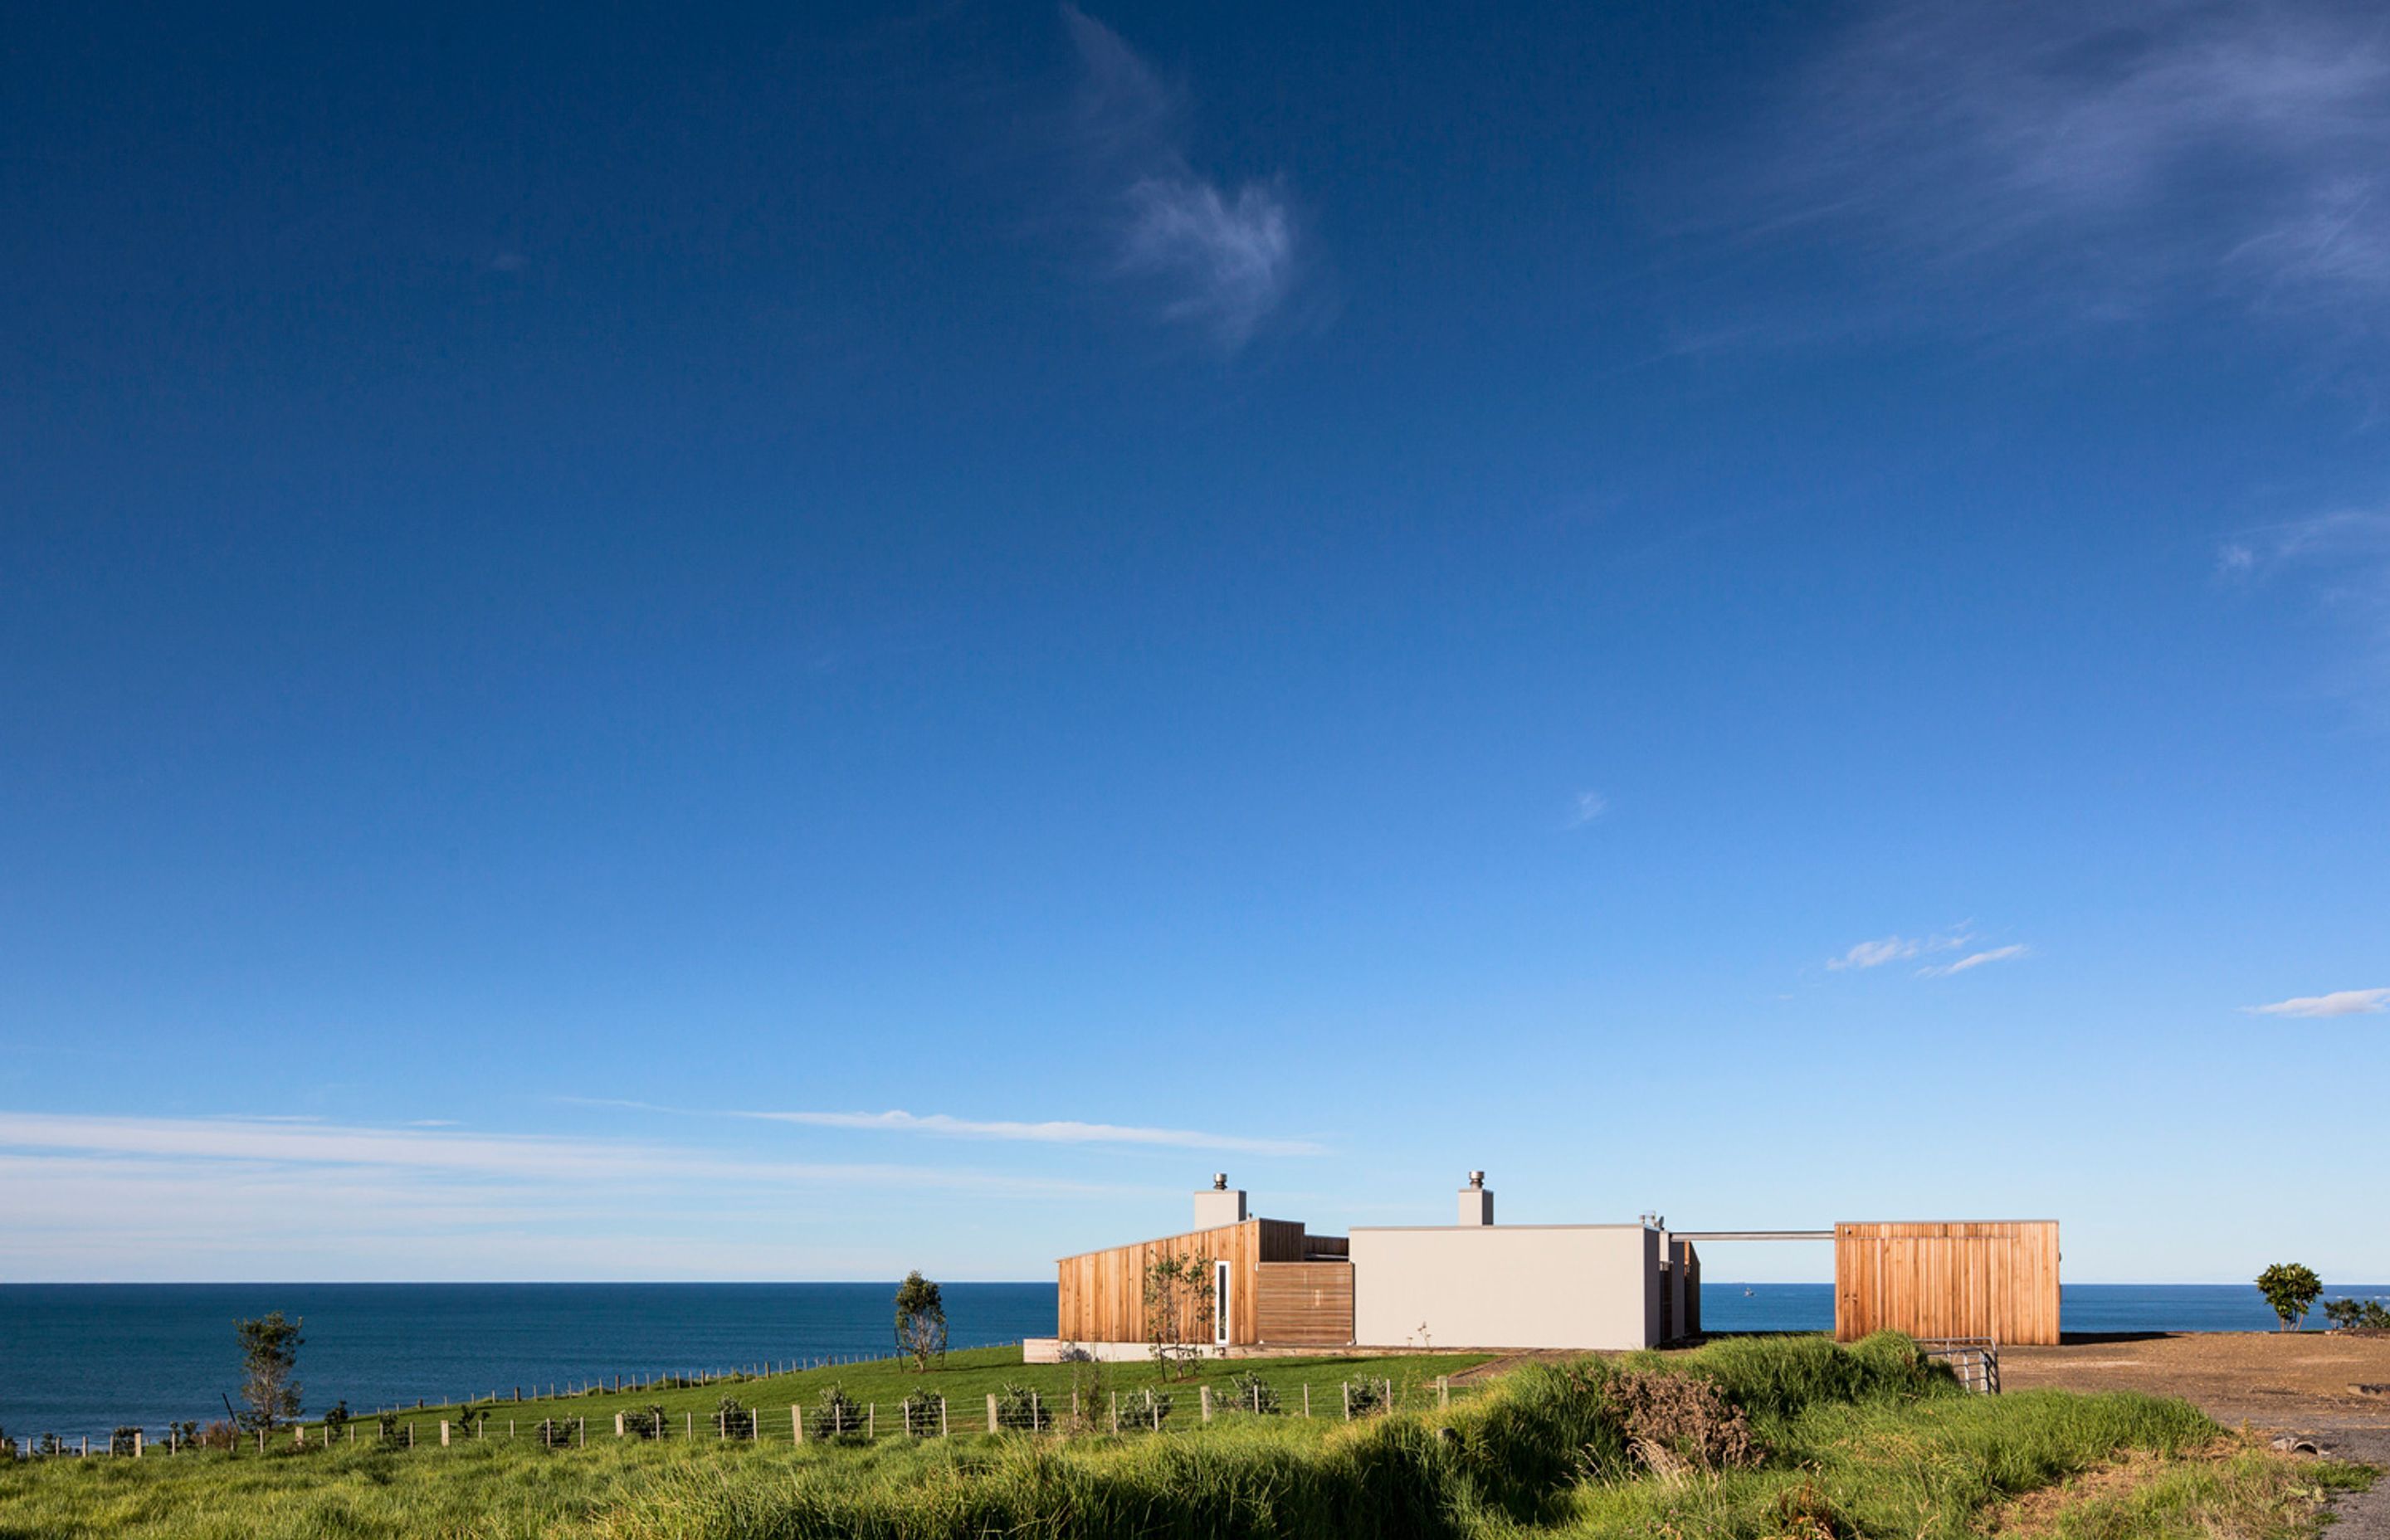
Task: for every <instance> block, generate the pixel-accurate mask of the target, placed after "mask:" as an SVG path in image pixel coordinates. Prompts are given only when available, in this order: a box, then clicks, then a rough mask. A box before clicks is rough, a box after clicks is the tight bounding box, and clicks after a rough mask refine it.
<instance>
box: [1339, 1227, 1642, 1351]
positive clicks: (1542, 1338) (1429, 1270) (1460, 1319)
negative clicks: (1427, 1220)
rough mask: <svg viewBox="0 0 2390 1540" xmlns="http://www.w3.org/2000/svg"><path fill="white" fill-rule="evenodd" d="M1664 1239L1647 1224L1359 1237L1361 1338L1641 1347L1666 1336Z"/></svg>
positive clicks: (1389, 1343)
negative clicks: (1661, 1334) (1659, 1335)
mask: <svg viewBox="0 0 2390 1540" xmlns="http://www.w3.org/2000/svg"><path fill="white" fill-rule="evenodd" d="M1659 1260H1660V1257H1659V1235H1658V1232H1656V1231H1652V1230H1647V1229H1645V1228H1643V1226H1639V1225H1493V1226H1452V1227H1449V1228H1446V1227H1443V1226H1437V1227H1434V1228H1418V1229H1369V1228H1356V1229H1355V1230H1354V1231H1353V1340H1354V1341H1356V1342H1357V1343H1359V1344H1361V1345H1363V1346H1367V1347H1394V1346H1398V1345H1400V1344H1402V1343H1406V1342H1417V1341H1420V1335H1421V1332H1420V1328H1421V1326H1422V1324H1424V1326H1425V1328H1426V1332H1425V1335H1426V1345H1433V1346H1435V1347H1440V1348H1588V1349H1589V1348H1639V1347H1649V1346H1651V1343H1652V1342H1653V1341H1654V1340H1655V1337H1656V1334H1657V1332H1658V1330H1659V1324H1660V1321H1659V1316H1660V1298H1659V1290H1658V1283H1659V1277H1658V1274H1659V1267H1658V1264H1659Z"/></svg>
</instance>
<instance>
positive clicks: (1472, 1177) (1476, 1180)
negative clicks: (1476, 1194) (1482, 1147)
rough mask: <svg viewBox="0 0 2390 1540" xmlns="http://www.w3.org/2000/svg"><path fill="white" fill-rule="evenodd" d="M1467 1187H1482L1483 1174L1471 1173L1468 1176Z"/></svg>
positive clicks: (1483, 1182)
mask: <svg viewBox="0 0 2390 1540" xmlns="http://www.w3.org/2000/svg"><path fill="white" fill-rule="evenodd" d="M1469 1185H1470V1186H1471V1187H1484V1185H1485V1174H1484V1172H1482V1171H1472V1172H1471V1173H1470V1174H1469Z"/></svg>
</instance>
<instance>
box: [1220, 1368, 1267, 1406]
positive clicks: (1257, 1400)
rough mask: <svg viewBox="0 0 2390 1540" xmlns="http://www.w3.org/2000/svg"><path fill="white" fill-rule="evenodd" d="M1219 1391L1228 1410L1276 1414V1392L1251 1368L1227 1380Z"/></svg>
mask: <svg viewBox="0 0 2390 1540" xmlns="http://www.w3.org/2000/svg"><path fill="white" fill-rule="evenodd" d="M1221 1393H1222V1394H1224V1395H1226V1396H1227V1409H1228V1410H1229V1411H1232V1412H1246V1413H1250V1414H1252V1415H1253V1416H1255V1417H1275V1416H1277V1415H1278V1410H1279V1405H1278V1392H1277V1391H1275V1390H1273V1389H1272V1388H1271V1387H1270V1386H1269V1384H1268V1383H1267V1382H1266V1380H1263V1379H1262V1377H1261V1376H1260V1375H1258V1374H1255V1373H1253V1371H1252V1370H1251V1369H1247V1370H1246V1371H1245V1372H1244V1373H1242V1374H1240V1375H1239V1376H1237V1377H1236V1378H1235V1379H1234V1380H1229V1381H1228V1383H1227V1387H1226V1388H1225V1389H1224V1390H1223V1391H1222V1392H1221Z"/></svg>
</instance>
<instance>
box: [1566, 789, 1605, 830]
mask: <svg viewBox="0 0 2390 1540" xmlns="http://www.w3.org/2000/svg"><path fill="white" fill-rule="evenodd" d="M1609 811H1610V799H1609V798H1607V797H1605V796H1603V795H1602V794H1601V793H1600V792H1599V791H1580V792H1578V793H1577V794H1576V795H1575V796H1574V797H1572V798H1570V799H1569V810H1568V827H1569V828H1584V827H1585V826H1586V825H1587V824H1589V823H1591V822H1593V821H1594V820H1595V819H1596V818H1599V817H1600V816H1601V815H1603V814H1605V813H1607V812H1609Z"/></svg>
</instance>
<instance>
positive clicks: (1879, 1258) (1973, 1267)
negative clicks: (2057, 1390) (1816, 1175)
mask: <svg viewBox="0 0 2390 1540" xmlns="http://www.w3.org/2000/svg"><path fill="white" fill-rule="evenodd" d="M2058 1299H2059V1288H2058V1222H2057V1221H2056V1220H2054V1219H2024V1220H2005V1221H1973V1222H1965V1223H1872V1224H1848V1223H1846V1224H1841V1225H1837V1226H1834V1338H1835V1340H1836V1341H1844V1342H1850V1341H1857V1340H1858V1339H1859V1338H1861V1337H1864V1336H1866V1335H1867V1334H1868V1333H1869V1332H1870V1331H1886V1330H1889V1331H1905V1332H1908V1334H1909V1335H1910V1336H1912V1337H1989V1338H1991V1339H1992V1340H1993V1341H1999V1342H2023V1343H2055V1342H2056V1341H2058Z"/></svg>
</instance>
